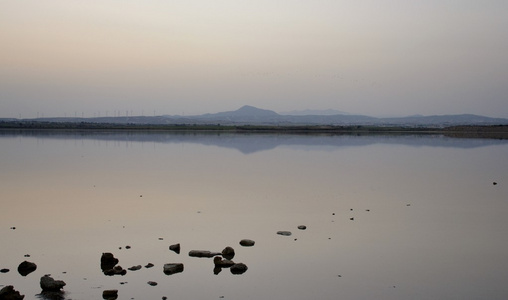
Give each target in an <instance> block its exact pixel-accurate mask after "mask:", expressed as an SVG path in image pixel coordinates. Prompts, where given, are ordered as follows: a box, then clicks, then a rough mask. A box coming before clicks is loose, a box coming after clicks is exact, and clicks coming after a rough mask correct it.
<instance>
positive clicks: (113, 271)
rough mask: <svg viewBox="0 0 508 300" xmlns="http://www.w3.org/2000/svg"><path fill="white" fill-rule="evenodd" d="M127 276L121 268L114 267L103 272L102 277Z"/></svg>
mask: <svg viewBox="0 0 508 300" xmlns="http://www.w3.org/2000/svg"><path fill="white" fill-rule="evenodd" d="M125 274H127V270H125V269H124V268H122V267H121V266H115V267H114V268H113V269H109V270H105V271H104V275H107V276H113V275H122V276H123V275H125Z"/></svg>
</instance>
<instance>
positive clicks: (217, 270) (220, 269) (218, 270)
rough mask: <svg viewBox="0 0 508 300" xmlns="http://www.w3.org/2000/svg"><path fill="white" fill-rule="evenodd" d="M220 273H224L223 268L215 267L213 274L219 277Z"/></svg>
mask: <svg viewBox="0 0 508 300" xmlns="http://www.w3.org/2000/svg"><path fill="white" fill-rule="evenodd" d="M220 272H222V268H221V267H218V266H215V267H214V268H213V274H215V275H219V273H220Z"/></svg>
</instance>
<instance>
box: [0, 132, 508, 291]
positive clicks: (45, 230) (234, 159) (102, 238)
mask: <svg viewBox="0 0 508 300" xmlns="http://www.w3.org/2000/svg"><path fill="white" fill-rule="evenodd" d="M0 150H1V151H0V201H1V202H0V203H1V210H0V215H1V218H0V236H1V238H2V242H1V245H2V246H1V248H0V249H1V250H0V251H1V252H0V253H1V256H0V258H1V259H0V269H2V268H6V269H9V270H10V271H9V272H7V273H0V285H2V286H0V287H3V286H6V285H13V286H14V288H15V289H16V290H18V291H20V293H21V294H23V295H25V299H36V298H37V296H36V295H37V294H39V293H40V292H41V289H40V287H39V280H40V278H41V277H42V276H44V275H45V274H51V276H52V277H53V278H54V279H57V280H63V281H65V282H66V284H67V285H66V286H65V287H64V291H65V294H64V298H65V299H73V300H78V299H83V300H84V299H102V292H103V291H104V290H109V289H117V290H118V295H119V299H162V298H163V297H167V298H168V299H292V300H298V299H302V300H303V299H330V300H331V299H506V298H507V297H508V284H507V278H508V238H507V237H506V234H507V233H508V140H493V139H459V138H447V137H444V136H441V135H365V136H353V135H343V136H338V135H337V136H333V135H283V134H243V135H242V134H229V133H216V132H212V133H171V132H155V131H154V132H129V131H127V132H123V131H120V132H111V131H97V132H94V131H76V132H72V131H69V132H65V131H0ZM300 225H305V226H306V229H305V230H301V229H298V226H300ZM278 231H290V232H291V233H292V235H291V236H282V235H278V234H277V232H278ZM242 239H251V240H254V241H255V245H254V246H253V247H243V246H241V245H240V244H239V242H240V240H242ZM177 243H180V245H181V252H180V254H177V253H175V252H174V251H171V250H169V246H170V245H173V244H177ZM127 246H128V247H127ZM226 246H231V247H233V248H234V249H235V252H236V254H235V257H234V258H233V261H234V262H237V263H240V262H241V263H244V264H245V265H247V267H248V270H247V271H246V272H245V273H243V274H241V275H234V274H232V273H231V272H230V270H229V269H227V268H224V269H222V270H221V272H220V273H218V274H215V273H214V263H213V259H212V258H196V257H190V256H189V255H188V253H189V251H190V250H210V251H218V252H220V251H222V249H224V248H225V247H226ZM105 252H110V253H113V255H114V256H115V257H116V258H118V259H119V265H120V266H122V267H123V268H124V269H127V268H129V267H132V266H136V265H141V266H143V267H142V268H141V269H140V270H137V271H127V274H126V275H125V276H121V275H114V276H106V275H104V274H103V272H102V270H101V268H100V260H101V255H102V253H105ZM25 260H27V261H29V262H34V263H35V264H36V265H37V269H36V271H34V272H33V273H30V274H28V275H26V276H21V275H20V274H19V273H18V272H17V267H18V265H19V264H20V263H21V262H23V261H25ZM148 263H152V264H153V265H154V267H152V268H145V267H144V266H145V265H146V264H148ZM166 263H183V264H184V271H183V272H181V273H177V274H173V275H165V274H164V273H163V265H164V264H166ZM149 281H153V282H156V283H158V284H157V285H156V286H152V285H149V284H148V282H149Z"/></svg>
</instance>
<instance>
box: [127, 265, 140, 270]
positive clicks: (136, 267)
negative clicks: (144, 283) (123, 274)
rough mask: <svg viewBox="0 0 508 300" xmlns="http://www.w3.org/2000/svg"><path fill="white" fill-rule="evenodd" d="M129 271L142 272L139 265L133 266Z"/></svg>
mask: <svg viewBox="0 0 508 300" xmlns="http://www.w3.org/2000/svg"><path fill="white" fill-rule="evenodd" d="M128 270H129V271H137V270H141V265H137V266H132V267H130V268H128Z"/></svg>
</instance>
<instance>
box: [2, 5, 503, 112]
mask: <svg viewBox="0 0 508 300" xmlns="http://www.w3.org/2000/svg"><path fill="white" fill-rule="evenodd" d="M507 12H508V1H506V0H483V1H479V0H478V1H473V0H426V1H411V0H355V1H342V0H312V1H310V0H305V1H303V0H281V1H278V0H256V1H247V0H245V1H244V0H215V1H205V0H185V1H178V0H143V1H140V0H87V1H83V0H80V1H78V0H2V1H0V118H2V117H9V118H11V117H12V118H18V117H22V118H33V117H37V115H40V116H45V117H63V116H67V117H70V116H75V115H76V116H85V117H93V116H99V115H100V116H105V115H109V116H113V115H114V114H118V113H120V114H121V115H125V114H126V113H127V112H128V113H129V114H134V115H141V114H143V115H154V114H157V115H162V114H169V115H175V114H185V115H193V114H202V113H208V112H210V113H214V112H219V111H229V110H236V109H238V108H239V107H241V106H243V105H252V106H256V107H259V108H263V109H270V110H274V111H277V112H284V111H291V110H303V109H329V108H331V109H336V110H340V111H345V112H349V113H352V114H364V115H371V116H405V115H413V114H423V115H436V114H461V113H473V114H480V115H486V116H491V117H503V118H508V57H507V56H508V17H507Z"/></svg>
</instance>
